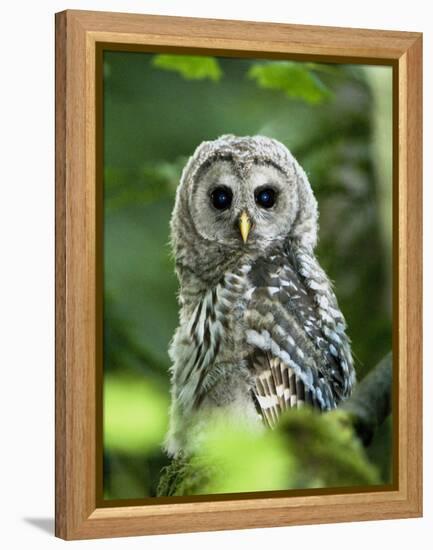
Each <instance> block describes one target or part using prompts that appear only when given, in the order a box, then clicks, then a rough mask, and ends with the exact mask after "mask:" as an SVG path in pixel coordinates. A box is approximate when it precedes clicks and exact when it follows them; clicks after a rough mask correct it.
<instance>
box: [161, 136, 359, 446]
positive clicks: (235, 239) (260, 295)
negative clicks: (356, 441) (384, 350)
mask: <svg viewBox="0 0 433 550" xmlns="http://www.w3.org/2000/svg"><path fill="white" fill-rule="evenodd" d="M171 238H172V246H173V252H174V257H175V262H176V272H177V275H178V278H179V282H180V293H179V303H180V314H179V327H178V328H177V330H176V332H175V335H174V337H173V340H172V343H171V347H170V356H171V359H172V363H173V365H172V370H171V372H172V390H171V393H172V404H171V412H170V429H169V433H168V435H167V439H166V448H167V451H168V452H169V453H170V454H171V455H177V454H178V453H180V452H184V453H188V452H193V451H194V449H196V448H197V447H198V446H199V445H200V438H201V436H202V435H203V431H204V430H206V424H207V421H208V420H209V419H210V418H211V417H212V414H213V413H214V412H215V411H218V412H223V414H224V415H226V417H227V422H234V423H243V424H245V425H247V426H249V427H251V428H252V429H261V427H263V426H266V427H270V428H273V427H274V426H275V425H276V424H277V422H278V419H279V417H280V416H281V414H282V413H283V412H284V411H286V410H287V409H292V408H298V407H301V406H304V405H309V406H312V407H314V408H316V409H317V410H319V411H326V410H330V409H333V408H335V407H336V406H337V405H338V403H339V402H340V401H341V400H343V399H345V398H346V397H348V396H349V395H350V393H351V390H352V387H353V385H354V382H355V372H354V368H353V362H352V356H351V350H350V342H349V338H348V336H347V335H346V323H345V320H344V317H343V315H342V313H341V311H340V309H339V307H338V304H337V300H336V297H335V294H334V292H333V290H332V286H331V283H330V281H329V279H328V277H327V276H326V274H325V272H324V271H323V269H322V268H321V267H320V265H319V263H318V261H317V259H316V257H315V255H314V247H315V245H316V240H317V203H316V200H315V198H314V195H313V192H312V189H311V186H310V184H309V182H308V179H307V177H306V175H305V172H304V171H303V170H302V168H301V167H300V166H299V164H298V163H297V161H296V160H295V159H294V157H293V156H292V155H291V153H290V152H289V151H288V150H287V148H286V147H285V146H284V145H282V144H281V143H279V142H277V141H276V140H273V139H269V138H265V137H262V136H254V137H235V136H231V135H230V136H222V137H221V138H219V139H217V140H215V141H211V142H204V143H202V144H201V145H200V146H199V147H198V148H197V150H196V151H195V153H194V155H193V156H192V157H191V158H190V160H189V162H188V164H187V165H186V167H185V169H184V171H183V174H182V179H181V182H180V185H179V187H178V191H177V195H176V202H175V207H174V210H173V215H172V220H171Z"/></svg>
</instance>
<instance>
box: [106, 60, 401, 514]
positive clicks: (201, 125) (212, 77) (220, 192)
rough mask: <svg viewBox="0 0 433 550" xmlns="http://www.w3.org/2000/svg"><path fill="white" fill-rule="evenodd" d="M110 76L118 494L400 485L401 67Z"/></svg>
mask: <svg viewBox="0 0 433 550" xmlns="http://www.w3.org/2000/svg"><path fill="white" fill-rule="evenodd" d="M101 78H102V79H103V132H102V134H103V196H104V199H103V217H104V250H103V258H104V263H103V269H104V296H103V305H104V307H103V310H104V314H103V330H104V336H103V340H104V347H103V403H102V406H103V427H102V428H103V429H102V433H103V455H104V456H103V466H104V472H103V495H104V499H105V500H107V501H111V502H113V501H116V502H118V501H119V502H124V503H126V504H127V503H128V502H132V501H134V502H135V501H137V500H138V501H140V500H143V501H145V499H148V498H153V499H155V498H167V497H171V498H176V497H194V496H198V495H201V496H203V495H226V494H241V493H242V494H245V495H248V494H257V493H258V492H262V493H263V492H264V493H267V494H271V493H272V494H273V493H274V492H276V493H277V492H279V491H298V492H299V491H303V490H309V491H314V490H317V491H320V490H323V489H325V490H331V491H335V492H338V491H339V490H350V489H353V490H359V489H360V488H363V489H365V488H366V487H367V488H368V487H372V488H373V487H377V486H381V487H384V486H391V484H392V481H393V479H394V476H395V468H394V467H393V464H394V459H395V456H394V453H393V444H394V438H393V426H394V423H393V415H392V349H393V336H392V332H393V331H392V327H393V323H392V316H393V303H392V302H393V300H392V296H393V291H392V289H393V277H392V273H393V269H392V266H393V254H392V220H393V207H392V205H393V193H392V188H393V185H392V151H393V140H392V135H393V132H392V113H393V101H392V68H391V67H387V66H374V65H350V64H333V63H316V62H315V63H312V62H306V61H302V62H301V61H293V60H285V59H258V58H257V59H254V58H245V59H242V58H234V57H221V56H220V57H217V56H209V55H183V54H180V53H169V54H168V53H167V54H165V53H161V52H158V53H151V52H132V51H130V52H128V51H114V50H113V51H105V52H104V58H103V74H102V75H101Z"/></svg>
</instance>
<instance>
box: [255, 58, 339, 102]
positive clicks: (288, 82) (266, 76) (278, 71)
mask: <svg viewBox="0 0 433 550" xmlns="http://www.w3.org/2000/svg"><path fill="white" fill-rule="evenodd" d="M248 76H249V78H251V79H253V80H255V81H256V83H257V85H258V86H259V87H260V88H265V89H269V90H278V91H281V92H284V93H285V95H286V96H287V97H289V98H291V99H301V100H303V101H305V102H306V103H310V104H313V105H314V104H317V103H321V102H322V101H324V100H326V99H328V98H330V97H331V96H332V93H331V91H330V90H329V88H327V87H326V86H325V84H324V83H323V82H322V81H321V80H320V79H319V77H318V76H316V75H315V74H314V72H313V71H312V70H311V69H309V68H307V67H306V66H305V65H302V64H300V63H295V62H293V61H270V62H263V63H254V64H253V65H252V66H251V67H250V69H249V71H248Z"/></svg>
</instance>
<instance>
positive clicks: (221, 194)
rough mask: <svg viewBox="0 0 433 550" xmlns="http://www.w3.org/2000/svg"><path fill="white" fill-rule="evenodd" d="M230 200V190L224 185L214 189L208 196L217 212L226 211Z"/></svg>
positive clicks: (231, 196) (230, 202)
mask: <svg viewBox="0 0 433 550" xmlns="http://www.w3.org/2000/svg"><path fill="white" fill-rule="evenodd" d="M232 199H233V193H232V191H231V189H229V188H228V187H225V186H224V185H221V186H220V187H216V188H215V189H214V190H213V191H212V193H211V195H210V200H211V203H212V205H213V206H214V207H215V208H216V209H217V210H227V208H230V206H231V204H232Z"/></svg>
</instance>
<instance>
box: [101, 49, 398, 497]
mask: <svg viewBox="0 0 433 550" xmlns="http://www.w3.org/2000/svg"><path fill="white" fill-rule="evenodd" d="M391 82H392V75H391V69H390V68H386V67H367V66H354V65H331V64H311V63H294V62H276V61H271V62H266V61H263V60H242V59H229V58H218V59H216V58H203V57H195V58H191V57H184V56H171V55H170V56H168V55H167V56H165V55H153V54H144V53H132V52H106V53H105V54H104V231H105V237H104V494H105V497H106V498H107V499H111V498H140V497H145V496H153V495H154V494H155V488H156V483H157V480H158V475H159V471H160V468H161V467H162V466H163V465H164V464H165V463H167V459H166V457H165V456H164V454H163V452H162V450H161V443H162V440H163V437H164V434H165V430H166V427H167V413H168V406H169V376H168V368H169V359H168V355H167V347H168V343H169V341H170V339H171V337H172V335H173V332H174V330H175V327H176V325H177V303H176V291H177V281H176V278H175V275H174V270H173V262H172V258H171V256H170V248H169V244H168V241H169V235H168V222H169V218H170V213H171V209H172V207H173V200H174V192H175V189H176V186H177V184H178V181H179V177H180V173H181V170H182V167H183V166H184V164H185V162H186V160H187V159H188V157H189V155H191V154H192V153H193V151H194V149H195V148H196V146H197V145H198V144H199V143H200V142H201V141H203V140H209V139H215V138H216V137H218V136H219V135H221V134H224V133H234V134H237V135H254V134H263V135H266V136H269V137H274V138H276V139H279V140H280V141H282V142H283V143H284V144H285V145H286V146H287V147H288V148H289V149H290V150H291V151H292V153H293V154H294V155H295V157H296V158H297V159H298V161H299V162H300V163H301V165H302V166H303V167H304V168H305V170H306V172H307V174H308V176H309V179H310V182H311V184H312V187H313V190H314V193H315V195H316V197H317V199H318V201H319V212H320V220H319V221H320V233H319V237H320V240H319V245H318V249H317V255H318V258H319V260H320V263H321V265H322V266H323V267H324V269H325V270H326V272H327V273H328V275H329V276H330V278H331V279H332V280H333V281H334V283H335V291H336V294H337V297H338V300H339V304H340V307H341V309H342V311H343V313H344V314H345V316H346V320H347V322H348V326H349V334H350V337H351V339H352V344H353V352H354V356H355V364H356V368H357V373H358V379H359V380H360V379H362V378H363V377H364V376H365V374H366V373H367V372H368V371H369V370H370V369H371V368H372V367H374V366H375V364H376V363H377V362H378V361H379V360H380V359H381V358H382V357H383V356H384V355H385V354H386V353H387V352H388V351H389V350H390V349H391V317H392V312H391V295H392V288H391V286H392V285H391V220H392V214H391V202H392V201H391V198H392V196H391V158H392V139H391V136H392V131H391V128H392V101H391V97H392V94H391ZM390 425H391V423H390V421H388V423H387V424H386V425H384V426H383V428H382V429H381V430H380V431H379V432H378V434H377V435H376V438H375V440H374V441H373V444H372V446H371V447H370V449H369V450H368V460H369V461H370V462H371V463H372V464H373V466H374V467H376V468H377V471H378V475H379V476H380V479H381V480H382V481H388V480H389V476H390V457H391V439H390Z"/></svg>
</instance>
